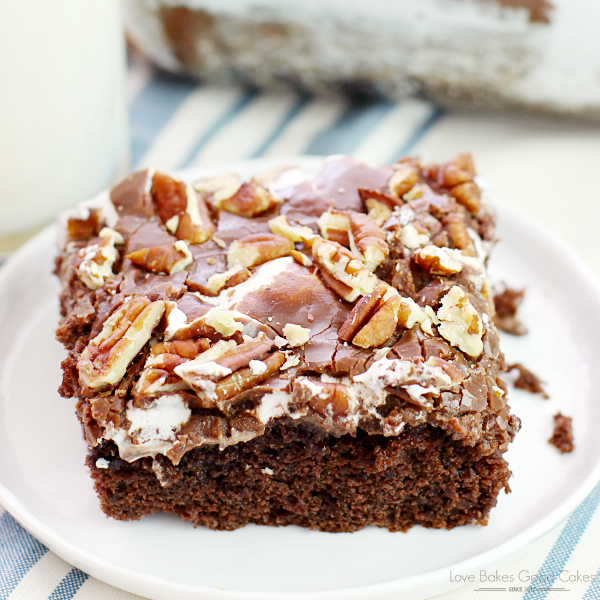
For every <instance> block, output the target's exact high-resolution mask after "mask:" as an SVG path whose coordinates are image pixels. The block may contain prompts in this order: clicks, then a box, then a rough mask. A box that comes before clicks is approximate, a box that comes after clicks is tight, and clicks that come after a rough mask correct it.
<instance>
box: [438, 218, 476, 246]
mask: <svg viewBox="0 0 600 600" xmlns="http://www.w3.org/2000/svg"><path fill="white" fill-rule="evenodd" d="M442 223H443V224H444V226H445V227H446V231H447V232H448V237H449V239H450V243H451V244H452V246H453V247H454V248H458V249H459V250H460V251H461V252H462V253H463V254H464V255H466V256H477V250H476V249H475V244H474V243H473V240H472V239H471V236H470V235H469V232H468V231H467V225H466V223H465V216H464V215H463V214H461V213H450V214H447V215H445V216H444V217H443V219H442Z"/></svg>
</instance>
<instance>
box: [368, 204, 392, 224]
mask: <svg viewBox="0 0 600 600" xmlns="http://www.w3.org/2000/svg"><path fill="white" fill-rule="evenodd" d="M365 206H366V207H367V210H368V211H369V212H368V217H369V218H370V219H373V222H374V223H375V224H376V225H378V226H379V227H381V226H382V225H383V224H384V223H385V222H386V221H387V220H388V219H389V218H390V217H391V216H392V209H391V208H390V207H389V206H388V205H387V204H384V203H383V202H379V200H375V198H367V199H366V200H365Z"/></svg>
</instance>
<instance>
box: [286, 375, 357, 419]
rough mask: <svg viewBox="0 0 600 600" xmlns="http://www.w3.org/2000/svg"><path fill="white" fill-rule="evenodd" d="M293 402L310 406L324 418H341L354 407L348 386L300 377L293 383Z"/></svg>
mask: <svg viewBox="0 0 600 600" xmlns="http://www.w3.org/2000/svg"><path fill="white" fill-rule="evenodd" d="M292 395H293V400H294V402H295V403H297V404H301V405H302V404H309V405H310V406H311V408H312V409H313V410H314V411H315V412H317V413H318V414H320V415H322V416H324V417H328V416H331V417H340V416H344V415H346V414H348V412H349V410H350V407H351V405H352V398H351V396H350V393H349V390H348V386H346V385H344V384H343V383H330V382H324V381H319V380H318V379H310V378H308V377H300V378H299V379H296V381H294V383H293V391H292Z"/></svg>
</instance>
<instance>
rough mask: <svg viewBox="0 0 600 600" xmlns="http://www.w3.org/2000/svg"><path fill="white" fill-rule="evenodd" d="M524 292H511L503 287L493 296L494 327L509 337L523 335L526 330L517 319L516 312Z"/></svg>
mask: <svg viewBox="0 0 600 600" xmlns="http://www.w3.org/2000/svg"><path fill="white" fill-rule="evenodd" d="M524 296H525V290H513V289H511V288H509V287H504V289H503V291H501V292H498V293H497V294H495V295H494V307H495V309H496V314H495V315H494V323H495V324H496V327H498V329H500V330H501V331H504V332H505V333H510V334H511V335H525V334H526V333H527V328H526V327H525V325H523V323H521V322H520V321H519V320H518V319H517V310H518V308H519V306H520V304H521V302H523V298H524Z"/></svg>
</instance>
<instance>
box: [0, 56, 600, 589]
mask: <svg viewBox="0 0 600 600" xmlns="http://www.w3.org/2000/svg"><path fill="white" fill-rule="evenodd" d="M127 86H128V96H129V101H130V107H131V121H130V122H131V154H132V165H133V167H136V168H137V167H143V166H147V165H153V166H156V167H157V168H160V169H164V170H172V169H178V168H183V167H194V166H200V165H210V164H213V163H219V162H222V161H232V160H236V159H244V158H249V157H285V156H292V155H299V154H321V155H326V154H336V153H345V154H353V155H354V156H357V157H358V158H361V159H364V160H367V161H371V162H389V161H394V160H395V159H397V158H398V157H399V156H400V155H402V154H404V153H406V152H409V151H413V150H415V149H416V150H425V151H427V150H428V148H429V144H431V143H433V142H435V145H436V147H438V148H440V149H441V150H440V151H442V152H444V154H443V155H441V156H429V158H432V159H438V158H443V157H444V156H446V157H447V156H449V155H450V154H452V153H454V152H455V151H457V150H461V149H463V145H462V141H461V143H457V140H456V130H457V127H458V128H459V129H460V128H462V130H465V127H466V128H467V129H468V130H469V131H471V134H470V135H471V138H472V137H473V135H475V136H479V138H485V139H484V145H486V146H485V147H490V148H492V147H494V146H495V143H496V142H497V140H503V139H504V138H505V137H506V135H507V134H506V123H504V124H502V123H501V124H500V126H498V123H497V122H495V121H493V122H491V123H492V124H491V125H490V122H489V121H487V125H486V123H484V122H483V121H481V119H480V120H479V121H477V120H472V121H467V122H466V125H465V117H464V116H460V115H454V114H448V113H444V112H443V111H442V110H440V109H439V108H436V107H435V106H432V105H430V104H428V103H426V102H422V101H418V100H406V101H404V102H400V103H392V102H389V101H385V100H377V101H374V100H371V101H358V100H357V101H350V100H348V99H345V98H341V97H339V98H336V97H332V98H328V99H322V98H321V99H319V98H314V97H310V96H306V95H302V94H298V93H293V92H282V93H279V94H275V93H262V94H261V93H259V92H257V91H255V90H249V89H246V88H243V87H218V86H214V85H198V84H197V83H195V82H192V81H188V80H185V79H179V78H176V77H173V76H170V75H167V74H164V73H160V72H157V71H155V70H154V69H153V68H152V67H151V66H149V65H148V64H147V63H146V62H145V61H144V60H143V59H142V58H140V57H138V56H135V55H134V56H133V57H132V60H131V65H130V70H129V75H128V81H127ZM457 123H458V125H457ZM482 127H483V129H481V128H482ZM485 127H487V130H486V129H485ZM513 127H514V135H515V136H517V135H519V132H520V131H521V130H522V127H521V126H520V125H519V123H518V122H515V124H514V126H513ZM471 138H469V137H468V136H467V137H466V138H465V140H466V141H467V143H468V142H470V140H471ZM479 138H477V137H476V138H473V139H475V142H476V143H475V146H477V144H478V142H477V140H478V139H479ZM432 140H433V142H432ZM559 141H560V140H559ZM545 143H547V142H545ZM561 143H564V142H561ZM466 147H469V148H471V147H472V146H471V145H468V146H466ZM446 150H449V151H448V152H446ZM476 150H477V154H476V155H477V157H478V159H479V157H480V155H481V152H480V151H479V149H476ZM484 154H485V153H484ZM599 503H600V484H599V485H598V486H596V488H595V489H594V490H593V491H592V493H591V494H590V495H589V496H588V498H587V499H586V500H585V501H584V502H583V503H582V504H581V506H579V508H578V509H577V510H576V511H575V512H574V513H573V514H572V515H571V516H570V517H569V518H568V519H567V520H566V521H565V522H564V523H562V524H560V525H559V526H557V527H556V528H555V529H554V530H553V531H551V532H550V533H548V534H547V535H546V536H544V537H543V538H542V539H540V540H539V541H537V542H536V543H535V544H534V545H532V546H530V547H529V548H528V549H527V550H526V551H525V552H524V553H523V554H522V555H521V556H520V557H519V558H517V559H515V560H514V561H513V562H511V563H510V564H509V565H506V566H504V567H502V568H499V569H498V574H499V575H503V574H506V575H511V574H512V575H513V576H514V577H515V578H516V576H517V574H518V573H522V572H527V573H528V574H529V576H530V577H535V579H534V580H535V581H543V582H545V583H547V585H539V586H537V589H536V591H527V592H525V591H522V592H514V591H513V592H511V591H508V589H507V588H506V584H490V585H489V586H482V584H481V583H480V582H477V583H474V584H469V585H467V586H463V587H461V588H458V589H456V590H454V591H452V592H448V593H446V594H442V595H441V596H438V597H437V598H438V600H462V599H467V598H468V599H470V598H478V597H485V596H486V594H488V593H489V592H488V591H478V590H479V589H480V588H481V587H496V586H497V587H501V586H505V590H506V591H496V592H495V593H494V594H493V595H492V596H493V597H494V598H511V599H513V600H516V599H518V598H522V599H524V600H542V599H543V598H546V597H549V596H550V595H552V594H553V595H557V594H558V593H559V592H558V591H557V592H553V591H551V590H550V588H551V587H553V589H556V588H560V587H563V588H568V589H569V590H570V591H569V592H567V594H566V595H563V597H568V598H577V599H584V600H591V599H592V598H600V569H599V567H600V511H599V510H598V505H599ZM563 569H564V570H568V572H569V574H574V573H576V572H577V571H578V572H579V573H580V574H581V575H595V578H594V581H593V582H592V583H589V581H587V582H586V581H575V582H569V583H561V582H560V581H554V582H552V581H550V580H548V579H547V578H546V579H544V577H547V576H551V575H552V574H553V573H557V572H559V571H561V570H563ZM488 572H489V570H488ZM513 585H525V584H521V583H515V584H513ZM71 598H74V599H77V600H127V599H129V600H132V599H134V598H137V596H133V595H132V594H129V593H127V592H123V591H121V590H118V589H116V588H113V587H111V586H109V585H106V584H104V583H101V582H100V581H98V580H95V579H93V578H91V577H89V576H88V575H86V574H85V573H83V572H81V571H80V570H78V569H76V568H73V567H72V566H71V565H69V564H67V563H66V562H65V561H63V560H61V559H60V558H58V557H57V556H56V555H54V554H53V553H52V552H50V551H49V550H48V549H47V548H46V547H45V546H43V545H42V544H41V543H40V542H38V541H37V540H36V539H35V538H33V537H32V536H31V535H30V534H28V533H27V532H26V531H25V530H24V529H23V528H22V527H21V526H20V525H19V524H18V523H17V522H16V521H15V520H14V519H13V518H12V517H11V516H10V515H9V514H8V513H6V512H4V511H2V508H1V507H0V600H9V599H10V600H46V599H47V600H67V599H71Z"/></svg>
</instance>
